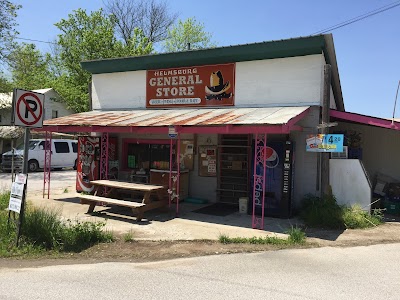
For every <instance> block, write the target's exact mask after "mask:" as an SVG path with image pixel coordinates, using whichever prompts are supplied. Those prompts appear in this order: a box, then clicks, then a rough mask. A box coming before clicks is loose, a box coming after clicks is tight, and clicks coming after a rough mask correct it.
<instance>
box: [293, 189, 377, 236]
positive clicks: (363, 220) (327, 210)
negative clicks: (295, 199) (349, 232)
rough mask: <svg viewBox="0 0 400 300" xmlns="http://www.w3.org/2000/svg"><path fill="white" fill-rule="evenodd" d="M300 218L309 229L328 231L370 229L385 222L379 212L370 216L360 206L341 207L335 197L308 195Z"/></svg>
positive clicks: (375, 211) (374, 212)
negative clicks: (315, 228) (324, 229)
mask: <svg viewBox="0 0 400 300" xmlns="http://www.w3.org/2000/svg"><path fill="white" fill-rule="evenodd" d="M300 217H301V218H302V219H303V221H304V223H305V224H306V225H307V226H309V227H321V228H328V229H346V228H349V229H356V228H369V227H373V226H377V225H379V224H381V223H382V220H383V218H382V214H381V213H380V211H379V210H374V211H373V212H372V213H371V214H370V213H368V212H367V211H364V210H362V209H361V207H360V206H359V205H354V206H352V207H347V206H341V205H338V204H337V202H336V198H335V197H334V196H333V195H331V196H327V195H325V196H324V197H322V198H320V197H317V196H313V195H307V196H306V197H305V198H304V199H303V207H302V210H301V213H300Z"/></svg>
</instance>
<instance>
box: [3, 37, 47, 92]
mask: <svg viewBox="0 0 400 300" xmlns="http://www.w3.org/2000/svg"><path fill="white" fill-rule="evenodd" d="M51 63H52V59H51V57H50V55H49V54H42V53H41V52H40V50H38V49H36V46H35V45H34V44H26V43H22V44H20V45H18V46H17V47H16V48H15V49H14V50H13V51H12V52H11V54H10V55H9V66H10V71H11V74H12V78H13V85H14V87H16V88H21V89H27V90H34V89H41V88H47V87H51V85H52V83H53V81H54V75H53V73H52V72H51V69H50V67H49V66H50V65H51Z"/></svg>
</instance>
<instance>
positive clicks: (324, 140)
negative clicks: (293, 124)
mask: <svg viewBox="0 0 400 300" xmlns="http://www.w3.org/2000/svg"><path fill="white" fill-rule="evenodd" d="M343 140H344V135H343V134H314V135H309V136H308V137H307V140H306V151H308V152H343Z"/></svg>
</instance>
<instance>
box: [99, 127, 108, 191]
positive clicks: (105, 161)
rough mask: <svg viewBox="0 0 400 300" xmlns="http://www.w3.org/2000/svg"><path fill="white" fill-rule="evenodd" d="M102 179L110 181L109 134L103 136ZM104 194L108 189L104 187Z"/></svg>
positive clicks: (101, 154)
mask: <svg viewBox="0 0 400 300" xmlns="http://www.w3.org/2000/svg"><path fill="white" fill-rule="evenodd" d="M100 179H108V133H104V132H103V133H102V134H101V153H100ZM103 193H104V194H106V193H107V188H106V187H104V191H103Z"/></svg>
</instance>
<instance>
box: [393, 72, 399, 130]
mask: <svg viewBox="0 0 400 300" xmlns="http://www.w3.org/2000/svg"><path fill="white" fill-rule="evenodd" d="M399 87H400V80H399V84H398V85H397V92H396V98H395V99H394V107H393V116H392V126H393V123H394V113H395V112H396V103H397V95H398V94H399Z"/></svg>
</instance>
